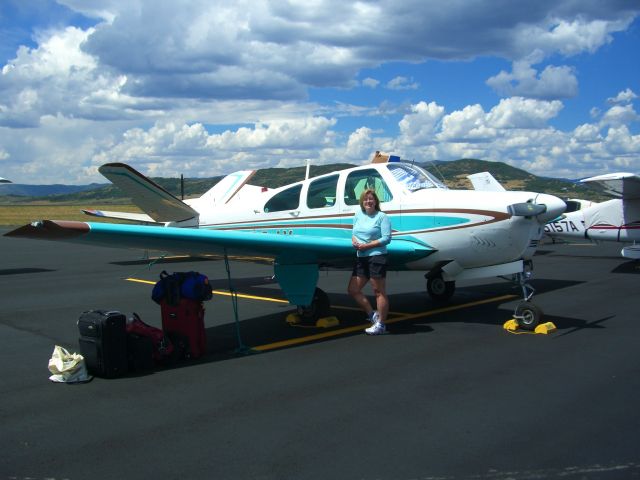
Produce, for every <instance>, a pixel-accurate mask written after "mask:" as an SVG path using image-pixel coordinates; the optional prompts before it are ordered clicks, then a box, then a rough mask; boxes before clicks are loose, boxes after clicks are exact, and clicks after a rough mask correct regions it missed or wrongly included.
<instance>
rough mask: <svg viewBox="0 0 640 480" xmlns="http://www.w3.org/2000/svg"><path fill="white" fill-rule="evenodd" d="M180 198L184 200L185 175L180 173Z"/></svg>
mask: <svg viewBox="0 0 640 480" xmlns="http://www.w3.org/2000/svg"><path fill="white" fill-rule="evenodd" d="M180 200H184V175H183V174H182V173H181V174H180Z"/></svg>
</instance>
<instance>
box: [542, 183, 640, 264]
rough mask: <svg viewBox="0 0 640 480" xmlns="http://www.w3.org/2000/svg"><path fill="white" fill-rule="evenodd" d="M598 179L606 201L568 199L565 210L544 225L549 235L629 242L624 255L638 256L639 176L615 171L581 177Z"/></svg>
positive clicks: (623, 250) (639, 232) (633, 257)
mask: <svg viewBox="0 0 640 480" xmlns="http://www.w3.org/2000/svg"><path fill="white" fill-rule="evenodd" d="M581 182H582V183H588V182H592V183H597V184H600V185H601V186H603V187H604V189H605V192H606V193H608V194H610V195H612V196H613V197H616V198H613V199H611V200H607V201H605V202H600V203H596V202H588V201H584V200H577V199H574V200H573V201H568V202H567V204H568V208H567V210H566V211H565V213H564V214H563V215H562V216H561V217H560V218H557V219H554V220H553V221H552V222H549V223H548V224H547V225H545V228H544V230H545V233H546V234H547V235H549V236H550V237H551V238H554V239H555V238H562V239H588V240H592V241H596V242H598V241H606V242H620V243H630V242H633V243H632V245H627V246H625V247H623V248H622V250H621V251H620V254H621V255H622V256H623V257H624V258H630V259H634V260H638V259H640V244H636V242H638V241H640V177H638V176H637V175H634V174H632V173H625V172H617V173H610V174H605V175H598V176H595V177H590V178H586V179H584V180H581Z"/></svg>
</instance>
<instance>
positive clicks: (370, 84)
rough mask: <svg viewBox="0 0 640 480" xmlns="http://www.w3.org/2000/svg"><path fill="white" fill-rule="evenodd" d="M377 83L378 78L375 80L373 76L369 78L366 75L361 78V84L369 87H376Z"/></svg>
mask: <svg viewBox="0 0 640 480" xmlns="http://www.w3.org/2000/svg"><path fill="white" fill-rule="evenodd" d="M379 84H380V81H379V80H376V79H375V78H371V77H367V78H365V79H364V80H362V85H363V86H365V87H369V88H376V87H377V86H378V85H379Z"/></svg>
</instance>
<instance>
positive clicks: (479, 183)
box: [467, 172, 504, 192]
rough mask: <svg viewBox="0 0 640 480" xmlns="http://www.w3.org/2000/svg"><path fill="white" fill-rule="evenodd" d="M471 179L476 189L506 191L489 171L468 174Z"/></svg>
mask: <svg viewBox="0 0 640 480" xmlns="http://www.w3.org/2000/svg"><path fill="white" fill-rule="evenodd" d="M467 178H468V179H469V180H471V184H472V185H473V188H474V190H480V191H483V192H504V187H503V186H502V185H501V184H500V182H498V181H497V180H496V179H495V178H494V177H493V175H491V174H490V173H489V172H480V173H474V174H472V175H467Z"/></svg>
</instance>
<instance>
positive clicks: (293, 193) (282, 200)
mask: <svg viewBox="0 0 640 480" xmlns="http://www.w3.org/2000/svg"><path fill="white" fill-rule="evenodd" d="M301 191H302V185H295V186H293V187H291V188H287V189H286V190H283V191H282V192H280V193H277V194H276V195H274V196H273V198H272V199H271V200H269V201H268V202H267V203H266V205H265V206H264V211H265V213H270V212H281V211H282V210H295V209H296V208H298V206H299V205H300V192H301Z"/></svg>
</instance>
